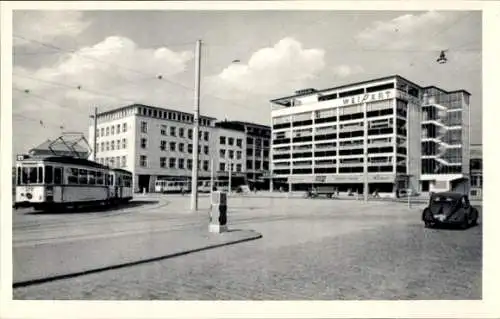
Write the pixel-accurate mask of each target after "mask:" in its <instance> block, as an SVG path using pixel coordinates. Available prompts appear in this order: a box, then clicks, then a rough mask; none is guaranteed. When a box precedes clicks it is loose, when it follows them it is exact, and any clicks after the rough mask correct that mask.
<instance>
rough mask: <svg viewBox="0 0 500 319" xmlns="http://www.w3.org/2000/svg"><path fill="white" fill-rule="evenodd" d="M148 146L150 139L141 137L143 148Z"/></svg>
mask: <svg viewBox="0 0 500 319" xmlns="http://www.w3.org/2000/svg"><path fill="white" fill-rule="evenodd" d="M147 147H148V140H147V139H146V138H144V137H143V138H141V148H147Z"/></svg>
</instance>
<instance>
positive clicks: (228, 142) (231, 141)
mask: <svg viewBox="0 0 500 319" xmlns="http://www.w3.org/2000/svg"><path fill="white" fill-rule="evenodd" d="M227 144H228V145H231V146H233V145H234V138H233V137H230V138H228V139H227Z"/></svg>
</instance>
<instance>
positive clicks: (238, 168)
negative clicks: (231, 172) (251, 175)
mask: <svg viewBox="0 0 500 319" xmlns="http://www.w3.org/2000/svg"><path fill="white" fill-rule="evenodd" d="M236 171H237V172H241V164H236Z"/></svg>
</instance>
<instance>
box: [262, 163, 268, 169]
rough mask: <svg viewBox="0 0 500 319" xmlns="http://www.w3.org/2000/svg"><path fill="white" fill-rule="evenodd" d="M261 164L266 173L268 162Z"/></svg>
mask: <svg viewBox="0 0 500 319" xmlns="http://www.w3.org/2000/svg"><path fill="white" fill-rule="evenodd" d="M262 164H263V167H262V169H263V170H266V171H267V170H269V162H262Z"/></svg>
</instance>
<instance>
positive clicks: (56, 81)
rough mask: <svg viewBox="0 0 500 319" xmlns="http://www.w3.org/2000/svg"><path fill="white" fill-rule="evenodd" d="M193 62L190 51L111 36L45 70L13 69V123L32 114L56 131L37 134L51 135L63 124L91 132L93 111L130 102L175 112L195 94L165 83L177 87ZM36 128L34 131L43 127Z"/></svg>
mask: <svg viewBox="0 0 500 319" xmlns="http://www.w3.org/2000/svg"><path fill="white" fill-rule="evenodd" d="M192 58H193V52H191V51H179V52H177V51H173V50H171V49H169V48H167V47H162V48H159V49H151V48H140V47H138V46H137V45H136V44H135V43H134V42H133V41H131V40H130V39H128V38H124V37H117V36H113V37H108V38H106V39H104V40H103V41H102V42H100V43H97V44H95V45H93V46H90V47H84V48H81V49H79V50H78V51H76V52H75V53H69V54H65V55H64V56H62V57H61V59H60V60H59V61H58V62H57V63H55V64H53V65H50V66H47V67H43V68H39V69H32V68H26V67H20V66H15V67H14V70H13V77H12V79H13V87H14V90H13V107H12V111H13V113H14V114H15V116H14V119H15V120H16V119H17V120H19V121H22V120H23V119H24V118H23V116H29V117H30V118H34V119H37V120H38V119H40V120H43V121H44V123H46V126H47V127H48V125H50V126H51V127H52V128H53V129H54V130H55V131H52V133H43V134H42V133H40V132H38V133H39V134H41V135H42V136H47V135H49V136H53V135H55V134H57V133H59V131H58V128H59V126H60V125H64V126H65V127H66V128H70V129H71V130H77V131H83V132H87V130H88V127H87V125H88V121H87V120H86V118H87V116H88V114H89V110H90V109H91V108H93V107H99V111H105V110H107V109H109V108H114V107H119V106H123V105H127V104H132V103H150V104H155V105H162V106H171V107H173V108H175V107H176V106H178V104H176V101H178V99H180V98H184V97H185V96H184V95H187V96H188V97H191V96H192V92H191V91H190V90H189V87H187V89H182V88H180V87H179V86H175V85H173V84H172V83H167V81H170V82H174V83H179V82H180V80H179V79H176V78H175V77H176V76H179V75H180V74H181V73H183V72H184V71H185V70H186V68H187V64H188V63H189V61H191V60H192ZM158 75H161V77H162V78H161V79H159V78H158ZM26 90H27V91H26ZM27 114H28V115H27ZM82 114H83V115H82ZM82 116H83V117H82ZM35 122H37V121H35ZM19 123H20V122H19ZM30 123H31V122H30ZM31 124H33V123H31ZM36 124H37V123H35V126H33V130H34V131H36V130H38V129H41V127H37V125H36ZM39 136H40V135H39ZM32 138H34V139H36V138H37V136H36V135H35V136H33V137H32ZM38 138H39V137H38ZM39 142H40V141H38V140H33V141H29V142H27V144H31V143H35V144H36V143H39ZM31 145H32V144H31Z"/></svg>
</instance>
